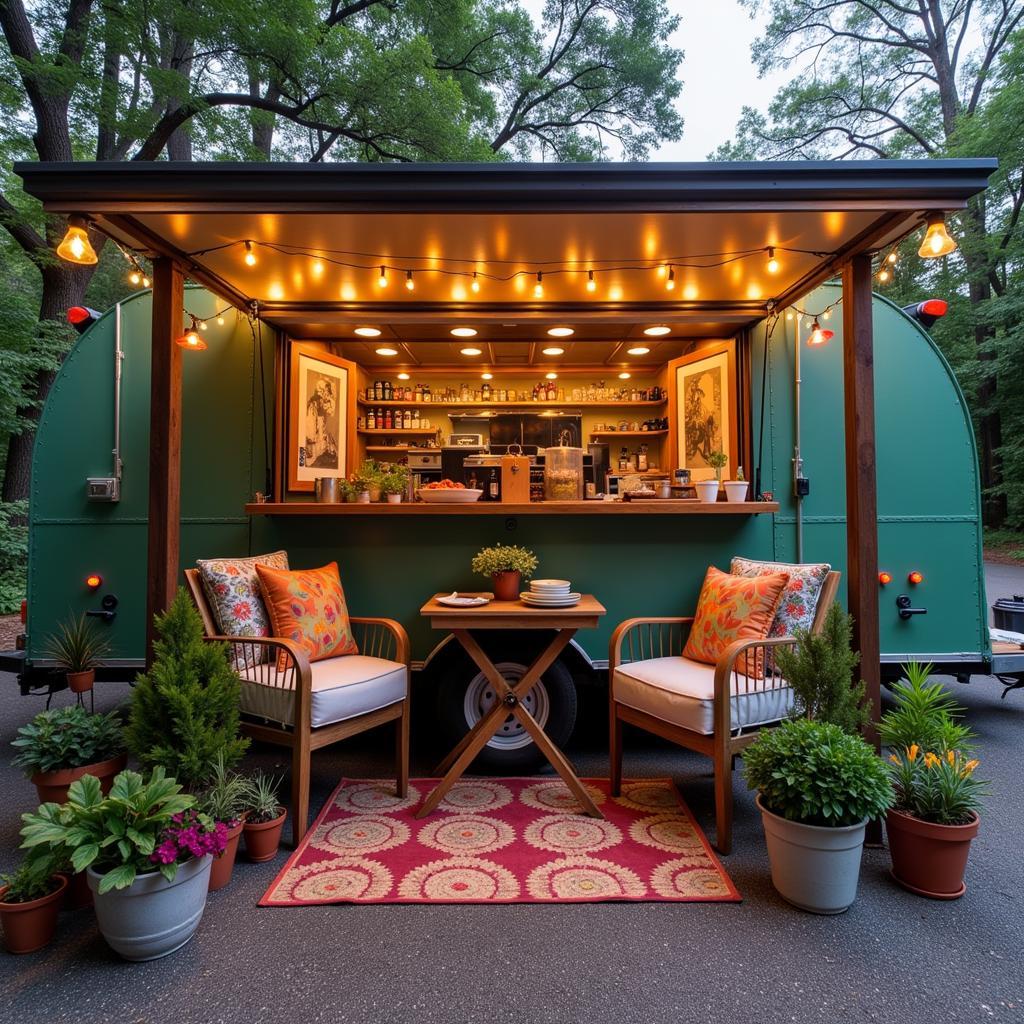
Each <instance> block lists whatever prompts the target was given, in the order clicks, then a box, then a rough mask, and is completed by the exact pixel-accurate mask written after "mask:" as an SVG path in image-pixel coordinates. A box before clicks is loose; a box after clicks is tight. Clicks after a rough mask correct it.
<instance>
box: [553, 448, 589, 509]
mask: <svg viewBox="0 0 1024 1024" xmlns="http://www.w3.org/2000/svg"><path fill="white" fill-rule="evenodd" d="M582 499H583V449H582V448H570V447H568V446H561V447H558V448H546V449H545V450H544V500H545V501H581V500H582Z"/></svg>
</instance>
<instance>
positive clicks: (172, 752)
mask: <svg viewBox="0 0 1024 1024" xmlns="http://www.w3.org/2000/svg"><path fill="white" fill-rule="evenodd" d="M156 628H157V633H158V639H157V641H156V643H155V644H154V655H155V657H154V660H153V666H152V668H151V669H150V670H149V671H148V672H144V673H142V674H141V675H139V676H138V677H137V678H136V681H135V687H134V689H133V690H132V702H131V714H130V716H129V719H128V726H127V728H126V730H125V739H126V741H127V743H128V749H129V750H130V751H131V752H132V753H133V754H134V755H135V757H136V758H138V760H139V763H140V764H141V765H142V766H143V767H144V768H156V767H158V766H160V767H163V768H165V769H166V770H167V774H168V775H170V776H172V777H174V778H175V779H177V780H178V781H179V782H181V783H183V784H184V785H185V786H186V787H187V788H188V789H190V790H197V789H199V788H201V787H202V786H204V785H205V784H206V783H207V782H208V781H209V780H210V778H211V777H212V776H213V774H214V770H215V767H216V765H217V763H218V761H217V759H218V756H220V755H222V756H223V759H224V765H225V766H226V767H228V768H230V767H232V766H233V765H235V764H237V763H238V761H239V759H240V758H241V756H242V754H244V753H245V750H246V748H247V747H248V745H249V741H248V740H247V739H243V738H242V737H241V736H239V733H238V726H239V711H238V702H239V694H240V683H239V681H238V677H237V676H236V675H235V673H234V671H233V670H232V668H231V666H230V664H229V662H228V654H227V648H226V646H225V645H224V644H211V643H207V642H205V641H204V640H203V623H202V619H200V617H199V613H198V612H197V611H196V609H195V606H194V605H193V604H192V600H191V598H190V597H189V596H188V594H187V593H186V592H185V591H184V590H183V589H179V591H178V593H177V595H176V596H175V598H174V601H173V602H172V604H171V607H170V608H169V609H168V610H167V611H166V612H165V613H164V614H162V615H158V616H157V617H156Z"/></svg>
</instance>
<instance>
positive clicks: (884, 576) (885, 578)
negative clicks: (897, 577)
mask: <svg viewBox="0 0 1024 1024" xmlns="http://www.w3.org/2000/svg"><path fill="white" fill-rule="evenodd" d="M878 582H879V583H880V584H881V585H882V586H883V587H884V586H887V585H888V584H890V583H892V573H891V572H880V573H879V574H878Z"/></svg>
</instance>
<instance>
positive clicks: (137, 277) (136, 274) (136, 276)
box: [128, 267, 142, 285]
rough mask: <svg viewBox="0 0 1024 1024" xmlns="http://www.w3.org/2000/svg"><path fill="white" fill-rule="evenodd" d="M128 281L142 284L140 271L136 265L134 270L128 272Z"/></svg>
mask: <svg viewBox="0 0 1024 1024" xmlns="http://www.w3.org/2000/svg"><path fill="white" fill-rule="evenodd" d="M128 281H129V283H131V284H134V285H140V284H142V271H141V270H139V268H138V267H136V268H135V269H134V270H133V271H132V272H131V273H130V274H129V275H128Z"/></svg>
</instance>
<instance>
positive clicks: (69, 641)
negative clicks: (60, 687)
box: [44, 614, 110, 693]
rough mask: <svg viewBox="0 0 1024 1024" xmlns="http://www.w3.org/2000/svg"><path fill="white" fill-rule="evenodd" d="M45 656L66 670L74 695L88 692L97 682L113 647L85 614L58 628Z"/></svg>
mask: <svg viewBox="0 0 1024 1024" xmlns="http://www.w3.org/2000/svg"><path fill="white" fill-rule="evenodd" d="M44 653H45V654H46V655H47V657H50V658H52V659H53V660H54V662H55V663H56V665H57V667H58V668H59V669H63V671H64V674H65V676H66V678H67V681H68V688H69V689H70V690H71V692H72V693H88V691H89V690H91V689H92V687H93V683H95V682H96V669H98V668H99V667H100V666H101V665H102V664H103V659H104V658H105V657H107V655H108V654H109V653H110V644H109V642H108V641H107V638H106V637H104V636H102V635H101V634H100V632H99V631H98V629H97V628H96V626H95V625H93V623H92V622H90V621H89V619H88V618H86V616H85V615H84V614H82V615H78V616H75V617H72V618H70V619H69V620H68V621H67V622H62V623H60V624H59V625H58V626H57V632H56V633H54V634H53V635H52V636H50V637H49V638H48V639H47V641H46V646H45V647H44Z"/></svg>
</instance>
